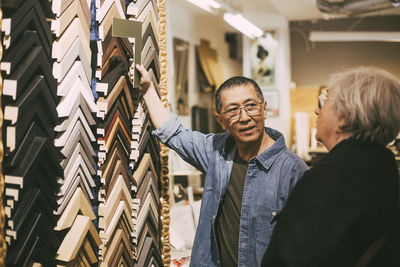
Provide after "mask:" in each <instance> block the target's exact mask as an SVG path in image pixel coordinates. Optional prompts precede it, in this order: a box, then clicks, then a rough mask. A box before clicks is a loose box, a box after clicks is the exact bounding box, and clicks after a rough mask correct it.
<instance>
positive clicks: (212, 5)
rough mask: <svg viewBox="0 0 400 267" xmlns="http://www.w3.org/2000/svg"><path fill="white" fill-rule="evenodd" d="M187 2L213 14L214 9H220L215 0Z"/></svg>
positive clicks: (192, 0) (190, 0) (189, 0)
mask: <svg viewBox="0 0 400 267" xmlns="http://www.w3.org/2000/svg"><path fill="white" fill-rule="evenodd" d="M187 1H188V2H190V3H192V4H193V5H195V6H197V7H200V8H201V9H204V10H205V11H207V12H210V13H213V14H215V13H216V9H218V8H220V7H221V5H220V4H219V3H218V2H216V1H215V0H187Z"/></svg>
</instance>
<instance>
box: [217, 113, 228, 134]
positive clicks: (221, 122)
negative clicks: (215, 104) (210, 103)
mask: <svg viewBox="0 0 400 267" xmlns="http://www.w3.org/2000/svg"><path fill="white" fill-rule="evenodd" d="M214 116H215V119H216V120H217V122H218V124H219V125H220V126H221V128H222V129H223V130H224V131H226V125H225V121H224V118H223V117H222V115H221V114H219V113H217V111H214Z"/></svg>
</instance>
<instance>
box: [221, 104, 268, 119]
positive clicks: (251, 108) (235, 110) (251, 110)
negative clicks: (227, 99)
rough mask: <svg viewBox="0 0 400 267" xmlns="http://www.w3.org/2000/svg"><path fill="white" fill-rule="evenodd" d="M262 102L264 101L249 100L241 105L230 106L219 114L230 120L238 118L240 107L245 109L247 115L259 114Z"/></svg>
mask: <svg viewBox="0 0 400 267" xmlns="http://www.w3.org/2000/svg"><path fill="white" fill-rule="evenodd" d="M262 103H264V102H258V103H255V102H250V103H247V104H245V105H243V106H239V107H231V108H229V109H228V110H227V111H225V112H222V113H221V114H224V115H225V116H226V117H227V119H228V120H230V121H235V120H238V119H239V117H240V113H241V112H242V109H244V110H246V112H247V114H248V115H249V116H256V115H260V113H261V104H262Z"/></svg>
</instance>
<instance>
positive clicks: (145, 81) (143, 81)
mask: <svg viewBox="0 0 400 267" xmlns="http://www.w3.org/2000/svg"><path fill="white" fill-rule="evenodd" d="M136 69H137V70H138V71H139V73H140V92H141V93H142V95H144V94H146V92H147V90H149V87H150V85H151V80H150V75H149V73H148V72H147V70H146V69H145V68H144V67H143V66H141V65H139V64H136ZM134 72H135V63H133V64H132V65H131V67H130V69H129V73H128V74H129V80H130V81H131V82H133V75H134Z"/></svg>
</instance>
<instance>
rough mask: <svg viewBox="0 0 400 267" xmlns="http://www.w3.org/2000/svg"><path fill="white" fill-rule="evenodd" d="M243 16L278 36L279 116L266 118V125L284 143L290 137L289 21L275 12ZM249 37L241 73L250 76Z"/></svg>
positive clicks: (244, 40)
mask: <svg viewBox="0 0 400 267" xmlns="http://www.w3.org/2000/svg"><path fill="white" fill-rule="evenodd" d="M244 16H245V17H248V18H251V21H252V22H253V23H255V24H256V25H257V26H259V27H260V28H261V29H263V30H274V31H276V32H277V38H278V43H279V47H278V55H277V59H276V87H277V90H278V91H279V102H280V105H279V116H276V117H271V118H267V121H266V125H267V126H268V127H271V128H274V129H276V130H278V131H280V132H282V133H283V135H284V136H285V140H286V144H287V145H288V144H289V139H288V138H289V137H290V79H291V73H290V42H289V21H288V20H287V19H286V18H284V17H283V16H281V15H277V14H268V13H265V14H260V13H254V12H250V11H248V12H244ZM249 52H250V39H248V38H246V37H244V39H243V74H244V75H245V76H250V73H251V72H250V53H249Z"/></svg>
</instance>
